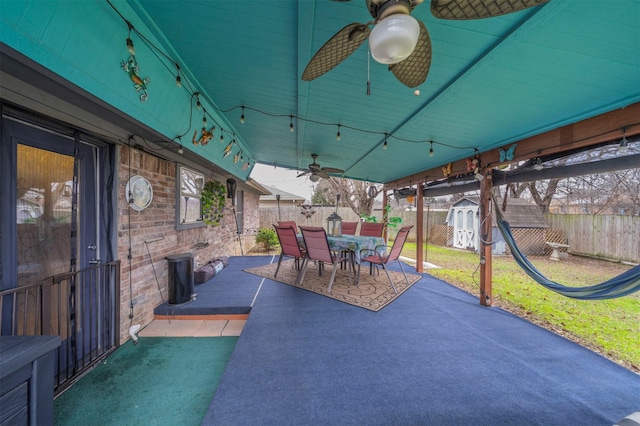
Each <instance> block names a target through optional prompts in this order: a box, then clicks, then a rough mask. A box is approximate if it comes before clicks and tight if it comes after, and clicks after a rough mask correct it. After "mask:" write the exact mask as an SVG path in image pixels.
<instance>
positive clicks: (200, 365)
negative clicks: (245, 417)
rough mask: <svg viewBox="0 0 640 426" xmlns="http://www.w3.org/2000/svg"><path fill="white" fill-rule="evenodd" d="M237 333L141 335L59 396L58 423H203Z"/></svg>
mask: <svg viewBox="0 0 640 426" xmlns="http://www.w3.org/2000/svg"><path fill="white" fill-rule="evenodd" d="M237 341H238V337H215V338H206V337H198V338H194V337H141V338H140V340H139V341H138V345H134V344H133V343H132V342H131V341H128V342H126V343H125V344H124V345H122V346H121V347H119V348H118V349H117V350H116V351H115V352H114V353H113V354H112V355H111V356H109V357H108V358H107V359H106V360H105V361H104V362H103V363H101V364H100V365H98V366H97V367H96V368H95V369H94V370H92V371H91V372H90V373H88V374H87V375H86V376H84V377H83V378H82V379H81V380H80V381H78V383H76V384H74V385H73V386H72V387H71V388H70V389H69V390H67V391H66V392H64V393H63V394H62V395H60V396H59V397H58V398H57V399H56V401H55V405H54V407H55V414H54V417H55V424H56V425H57V426H62V425H92V424H101V425H142V424H144V425H177V424H179V425H200V423H201V422H202V418H203V417H204V414H205V413H206V411H207V409H208V408H209V404H210V403H211V399H212V397H213V394H214V392H215V390H216V387H217V386H218V382H219V381H220V377H221V376H222V373H223V372H224V369H225V367H226V365H227V361H228V360H229V357H230V356H231V353H232V352H233V348H234V347H235V345H236V342H237Z"/></svg>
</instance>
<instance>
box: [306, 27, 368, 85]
mask: <svg viewBox="0 0 640 426" xmlns="http://www.w3.org/2000/svg"><path fill="white" fill-rule="evenodd" d="M370 32H371V29H369V26H368V25H366V24H359V23H357V22H356V23H353V24H349V25H347V26H346V27H344V28H343V29H341V30H340V31H338V32H337V33H336V34H335V35H334V36H333V37H331V39H330V40H329V41H327V42H326V43H325V44H324V46H322V47H321V48H320V50H318V51H317V52H316V54H315V55H314V56H313V58H311V60H310V61H309V63H308V64H307V68H305V70H304V72H303V73H302V80H304V81H311V80H315V79H316V78H318V77H320V76H321V75H322V74H324V73H326V72H327V71H330V70H332V69H333V68H335V67H336V66H337V65H338V64H340V63H341V62H342V61H344V60H345V59H347V58H348V57H349V55H351V54H352V53H353V52H355V51H356V50H357V49H358V47H360V45H361V44H362V43H364V41H365V40H366V39H367V37H369V33H370Z"/></svg>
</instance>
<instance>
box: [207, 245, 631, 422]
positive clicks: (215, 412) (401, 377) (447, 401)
mask: <svg viewBox="0 0 640 426" xmlns="http://www.w3.org/2000/svg"><path fill="white" fill-rule="evenodd" d="M234 260H235V261H237V262H238V263H235V267H237V268H238V269H242V268H244V267H248V266H255V265H257V264H260V263H259V262H261V261H262V262H265V260H266V262H265V263H269V262H270V261H271V259H270V258H262V259H259V258H248V257H244V258H236V259H234ZM245 262H246V263H245ZM240 263H242V265H240ZM405 269H407V271H408V272H415V269H414V268H411V267H406V268H405ZM239 274H244V275H246V277H245V276H242V280H245V279H246V280H249V281H251V280H255V279H256V277H254V276H252V275H251V274H248V273H242V272H240V273H239ZM221 276H222V275H220V277H221ZM639 409H640V376H638V375H636V374H634V373H633V372H631V371H629V370H626V369H625V368H623V367H621V366H619V365H617V364H615V363H613V362H611V361H609V360H607V359H606V358H604V357H602V356H600V355H598V354H596V353H594V352H592V351H590V350H588V349H585V348H583V347H581V346H579V345H577V344H575V343H573V342H571V341H568V340H566V339H565V338H563V337H560V336H558V335H555V334H553V333H551V332H549V331H547V330H545V329H543V328H541V327H539V326H537V325H534V324H531V323H529V322H527V321H525V320H523V319H520V318H518V317H516V316H514V315H512V314H510V313H508V312H505V311H503V310H501V309H498V308H486V307H482V306H480V305H479V304H478V299H477V297H474V296H472V295H469V294H467V293H465V292H463V291H461V290H459V289H457V288H455V287H453V286H451V285H449V284H447V283H445V282H443V281H440V280H437V279H435V278H433V277H431V276H429V275H425V277H424V278H423V279H422V280H420V281H419V282H418V283H417V284H415V285H414V286H413V287H411V288H410V289H408V290H407V291H406V292H405V293H404V294H403V295H402V296H401V297H399V298H398V299H397V300H395V301H394V302H393V303H392V304H390V305H389V306H387V307H386V308H384V309H383V310H381V311H379V312H370V311H367V310H364V309H360V308H357V307H353V306H350V305H346V304H344V303H340V302H337V301H335V300H332V299H329V298H326V297H323V296H321V295H318V294H314V293H311V292H308V291H304V290H300V289H298V288H294V287H291V286H288V285H285V284H282V283H278V282H275V281H271V280H266V281H265V282H264V285H263V286H262V288H261V290H260V292H259V294H258V297H257V299H256V302H255V304H254V306H253V308H252V310H251V315H250V317H249V319H248V321H247V323H246V325H245V327H244V330H243V332H242V335H241V336H240V338H239V340H238V342H237V345H236V347H235V349H234V352H233V354H232V356H231V358H230V360H229V363H228V365H227V368H226V370H225V372H224V374H223V377H222V379H221V381H220V384H219V386H218V388H217V391H216V394H215V396H214V398H213V400H212V402H211V405H210V407H209V410H208V411H207V413H206V415H205V417H204V420H203V424H204V425H240V424H259V425H363V424H367V425H432V424H433V425H436V424H437V425H474V426H475V425H578V424H580V425H611V424H613V423H615V422H616V421H618V420H620V419H622V418H624V417H625V416H627V415H628V414H630V413H632V412H634V411H638V410H639Z"/></svg>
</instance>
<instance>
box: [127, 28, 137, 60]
mask: <svg viewBox="0 0 640 426" xmlns="http://www.w3.org/2000/svg"><path fill="white" fill-rule="evenodd" d="M126 22H127V26H128V27H129V35H128V36H127V50H128V51H129V53H130V54H131V55H135V54H136V49H135V47H133V40H131V30H132V29H133V25H131V22H129V21H126Z"/></svg>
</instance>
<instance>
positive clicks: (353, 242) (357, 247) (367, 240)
mask: <svg viewBox="0 0 640 426" xmlns="http://www.w3.org/2000/svg"><path fill="white" fill-rule="evenodd" d="M297 237H298V242H299V243H300V245H302V246H303V245H304V240H303V238H302V234H297ZM327 240H328V241H329V248H330V249H331V250H332V251H335V252H343V251H349V252H350V253H351V259H352V260H353V262H355V263H356V264H360V262H361V256H360V254H361V251H362V250H364V249H367V250H371V251H375V250H376V248H377V247H381V246H384V247H385V248H386V246H385V241H384V238H381V237H367V236H361V235H342V236H340V237H332V236H330V235H327ZM379 251H380V252H381V253H384V251H385V250H382V249H380V250H379ZM368 254H371V253H368Z"/></svg>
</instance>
